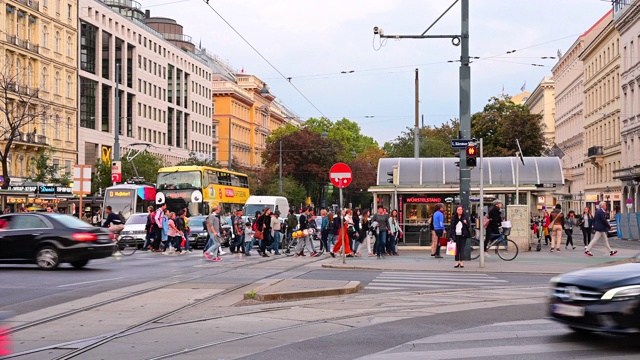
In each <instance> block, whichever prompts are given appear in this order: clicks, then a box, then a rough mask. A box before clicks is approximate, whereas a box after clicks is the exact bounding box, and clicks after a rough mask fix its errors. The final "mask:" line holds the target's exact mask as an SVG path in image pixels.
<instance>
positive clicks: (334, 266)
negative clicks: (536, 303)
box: [322, 264, 572, 275]
mask: <svg viewBox="0 0 640 360" xmlns="http://www.w3.org/2000/svg"><path fill="white" fill-rule="evenodd" d="M322 267H323V268H327V269H340V270H375V271H437V272H448V273H454V274H455V273H465V272H467V273H471V272H483V273H496V274H530V275H558V274H564V273H565V272H568V271H572V270H563V271H528V270H504V269H500V270H492V269H488V268H475V269H474V270H472V269H471V268H469V269H464V270H456V271H453V270H447V269H413V270H411V269H407V268H393V267H391V268H381V267H373V266H352V265H351V266H350V265H332V264H322Z"/></svg>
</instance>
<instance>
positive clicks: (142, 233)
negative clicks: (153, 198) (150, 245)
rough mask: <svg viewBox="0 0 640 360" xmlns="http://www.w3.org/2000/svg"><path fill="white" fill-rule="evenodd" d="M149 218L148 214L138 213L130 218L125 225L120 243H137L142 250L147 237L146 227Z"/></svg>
mask: <svg viewBox="0 0 640 360" xmlns="http://www.w3.org/2000/svg"><path fill="white" fill-rule="evenodd" d="M148 216H149V214H147V213H136V214H132V215H131V216H129V219H127V222H126V223H124V229H122V231H121V232H120V241H124V242H125V243H127V245H133V244H130V242H135V244H136V245H137V246H138V249H141V248H142V246H144V241H145V238H146V236H147V231H146V230H145V227H146V226H147V217H148Z"/></svg>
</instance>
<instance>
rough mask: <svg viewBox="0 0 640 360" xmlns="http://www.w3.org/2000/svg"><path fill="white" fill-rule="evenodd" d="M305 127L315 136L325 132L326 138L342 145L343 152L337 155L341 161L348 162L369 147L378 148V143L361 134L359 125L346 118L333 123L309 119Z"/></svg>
mask: <svg viewBox="0 0 640 360" xmlns="http://www.w3.org/2000/svg"><path fill="white" fill-rule="evenodd" d="M304 125H305V127H306V128H307V129H309V130H311V131H313V132H315V133H317V134H320V135H322V134H323V133H325V132H326V135H327V138H328V139H331V140H335V141H337V142H339V143H340V144H343V148H344V149H343V151H342V152H341V153H340V154H339V158H340V160H341V161H345V162H349V161H351V160H352V159H353V158H355V156H354V155H355V154H359V153H361V152H363V151H364V150H365V149H366V148H368V147H370V146H376V147H378V143H377V142H376V141H375V140H374V139H373V138H372V137H370V136H366V135H364V134H362V130H361V129H360V125H359V124H358V123H356V122H354V121H351V120H349V119H347V118H342V119H340V120H338V121H336V122H335V123H334V122H332V121H331V120H329V119H327V118H324V117H323V118H320V119H316V118H310V119H309V120H307V121H305V123H304Z"/></svg>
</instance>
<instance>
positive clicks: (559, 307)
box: [553, 304, 584, 317]
mask: <svg viewBox="0 0 640 360" xmlns="http://www.w3.org/2000/svg"><path fill="white" fill-rule="evenodd" d="M553 313H554V314H558V315H562V316H573V317H582V316H584V308H583V307H580V306H573V305H566V304H555V305H553Z"/></svg>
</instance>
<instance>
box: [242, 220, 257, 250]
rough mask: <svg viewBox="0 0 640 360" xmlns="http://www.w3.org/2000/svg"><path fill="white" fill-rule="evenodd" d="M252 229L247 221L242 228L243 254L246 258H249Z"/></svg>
mask: <svg viewBox="0 0 640 360" xmlns="http://www.w3.org/2000/svg"><path fill="white" fill-rule="evenodd" d="M254 233H255V232H254V231H253V228H252V227H251V222H250V221H247V223H246V224H245V228H244V253H245V255H246V256H251V248H252V247H253V234H254Z"/></svg>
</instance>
